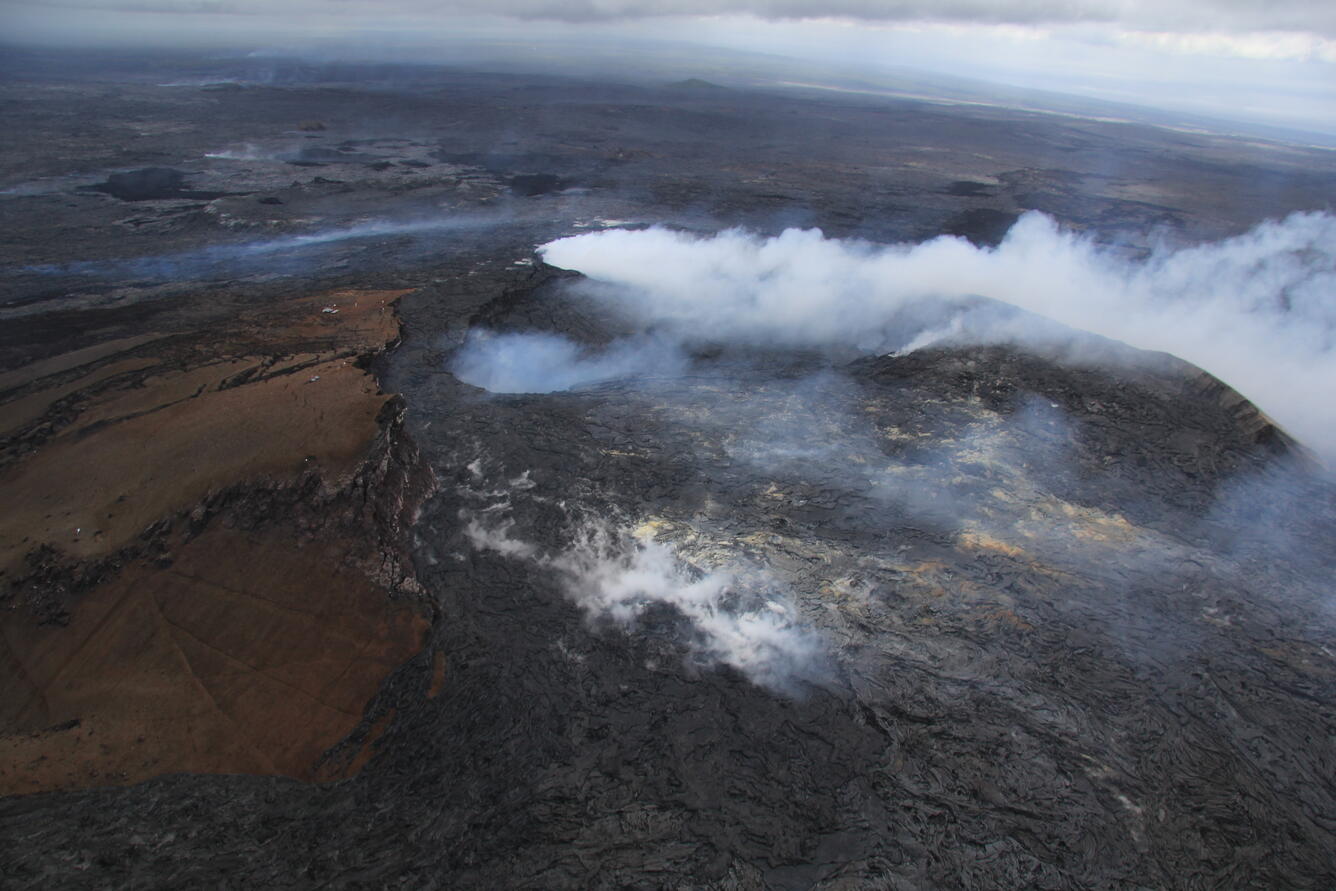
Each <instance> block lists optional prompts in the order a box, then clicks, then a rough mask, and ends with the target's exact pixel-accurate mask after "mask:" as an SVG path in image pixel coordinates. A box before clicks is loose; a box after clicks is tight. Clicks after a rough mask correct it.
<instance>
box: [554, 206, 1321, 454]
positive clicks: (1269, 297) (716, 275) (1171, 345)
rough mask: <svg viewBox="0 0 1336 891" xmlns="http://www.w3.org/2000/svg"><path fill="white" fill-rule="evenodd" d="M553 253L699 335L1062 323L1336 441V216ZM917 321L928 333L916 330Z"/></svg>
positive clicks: (603, 237) (650, 238) (882, 337)
mask: <svg viewBox="0 0 1336 891" xmlns="http://www.w3.org/2000/svg"><path fill="white" fill-rule="evenodd" d="M541 250H542V253H543V255H544V257H545V259H546V260H547V262H549V263H552V264H553V265H555V266H560V267H564V268H567V269H574V270H578V271H580V272H582V273H584V274H585V275H586V276H588V277H589V278H590V279H591V280H592V281H591V282H590V283H589V284H588V286H587V288H586V290H587V291H588V293H590V294H592V295H594V296H595V297H596V298H597V299H599V300H602V301H605V302H607V303H610V304H614V305H616V306H618V307H620V308H621V309H622V310H624V311H625V312H627V313H628V314H630V315H632V316H634V317H636V318H638V319H639V320H640V321H641V322H642V323H644V324H646V325H654V326H656V329H657V330H668V331H676V332H677V333H678V336H680V337H682V338H684V339H690V338H693V337H695V336H697V334H698V332H705V333H706V334H708V336H709V337H710V338H712V339H716V340H731V341H737V342H745V343H751V344H767V345H779V346H832V345H837V346H842V347H852V348H855V349H860V350H864V351H883V352H886V351H892V350H897V349H904V348H906V347H907V346H909V345H911V340H912V345H913V346H915V347H920V346H925V345H927V342H929V341H931V340H932V339H933V337H932V336H924V335H925V331H926V330H930V329H931V328H934V327H937V328H939V329H940V330H938V331H937V332H936V335H938V336H940V337H941V338H942V339H945V340H951V341H954V342H962V341H964V342H1008V343H1022V344H1029V345H1036V344H1042V345H1045V346H1051V344H1052V340H1053V337H1054V327H1055V326H1052V325H1049V324H1045V323H1043V322H1042V321H1041V320H1038V319H1033V318H1031V319H1028V320H1027V319H1026V318H1025V317H1024V316H1023V315H1019V314H1015V313H1002V312H997V311H996V309H995V308H994V309H990V308H989V307H988V306H987V305H984V304H980V303H978V302H977V301H976V302H975V304H974V305H971V304H970V303H969V301H968V298H970V297H973V296H978V295H981V296H984V297H988V298H992V299H993V300H998V301H1003V302H1005V303H1008V304H1011V305H1013V306H1016V307H1019V308H1021V309H1024V310H1027V311H1029V312H1031V313H1035V314H1038V315H1040V316H1042V317H1044V318H1045V319H1051V320H1053V321H1054V322H1058V323H1060V324H1062V325H1065V326H1068V327H1070V328H1075V329H1080V330H1083V331H1089V332H1093V333H1095V334H1099V335H1102V336H1105V337H1109V338H1113V339H1115V340H1119V341H1123V342H1125V343H1128V344H1130V345H1132V346H1134V347H1138V348H1141V349H1147V350H1162V351H1164V352H1168V353H1172V354H1174V355H1177V356H1179V357H1180V358H1183V359H1185V360H1187V361H1189V362H1192V363H1194V364H1196V365H1198V366H1199V367H1201V368H1203V369H1205V370H1206V371H1209V372H1211V373H1212V374H1214V375H1216V376H1217V377H1219V378H1220V379H1222V380H1224V381H1225V382H1226V383H1228V384H1230V385H1231V386H1233V387H1234V388H1235V389H1237V390H1239V391H1240V392H1241V393H1243V394H1244V395H1245V396H1247V397H1249V398H1250V399H1252V400H1253V401H1254V402H1256V403H1257V404H1258V405H1259V406H1260V407H1261V408H1262V409H1263V410H1264V411H1266V412H1268V413H1269V414H1271V415H1272V416H1273V417H1274V418H1276V419H1277V420H1278V421H1279V422H1280V423H1281V424H1282V425H1283V426H1285V427H1286V428H1287V429H1288V430H1290V432H1292V433H1294V434H1295V435H1297V436H1298V437H1299V438H1300V439H1302V440H1304V441H1305V442H1306V443H1307V444H1308V445H1310V446H1311V447H1313V448H1315V449H1317V450H1318V451H1320V452H1322V453H1323V454H1324V455H1325V456H1327V457H1329V458H1331V457H1336V398H1333V393H1332V391H1333V384H1334V383H1336V299H1334V297H1336V217H1333V216H1331V215H1328V214H1323V213H1297V214H1293V215H1291V216H1289V217H1288V218H1286V219H1285V220H1283V221H1269V222H1266V223H1263V224H1262V225H1260V226H1258V227H1256V228H1255V229H1253V230H1251V231H1250V232H1248V233H1245V234H1243V235H1240V236H1237V237H1234V238H1230V239H1226V240H1224V241H1220V242H1216V243H1210V244H1204V245H1200V246H1197V247H1192V248H1183V249H1169V248H1163V249H1158V250H1156V251H1154V252H1153V253H1152V254H1151V256H1150V257H1148V258H1147V259H1145V260H1141V261H1132V260H1128V259H1126V258H1124V257H1120V256H1117V255H1115V254H1113V253H1110V252H1108V251H1105V250H1102V249H1101V248H1100V247H1099V246H1098V245H1096V244H1095V243H1094V242H1093V241H1091V240H1090V239H1088V238H1086V237H1084V236H1082V235H1079V234H1076V233H1072V232H1066V231H1063V230H1062V229H1060V228H1059V226H1058V225H1057V224H1056V223H1055V222H1054V221H1053V220H1052V219H1050V218H1049V217H1046V216H1044V215H1042V214H1039V213H1028V214H1026V215H1024V216H1022V217H1021V219H1020V220H1019V221H1018V222H1017V223H1016V225H1015V226H1013V227H1012V229H1011V231H1010V232H1009V233H1008V234H1007V236H1006V238H1005V239H1004V240H1003V242H1002V243H1001V244H1000V245H999V246H998V247H996V248H981V247H976V246H974V245H972V244H970V243H969V242H967V241H965V240H964V239H959V238H954V237H940V238H936V239H933V240H931V241H927V242H924V243H921V244H912V245H911V244H903V245H893V246H875V245H870V244H867V243H863V242H852V241H840V240H835V239H828V238H825V237H824V236H823V235H822V234H821V232H820V231H817V230H797V229H790V230H788V231H785V232H784V233H782V234H781V235H778V236H776V237H773V238H763V237H759V236H756V235H752V234H748V233H745V232H741V231H737V230H730V231H726V232H721V233H719V234H717V235H715V236H713V237H708V238H701V237H696V236H692V235H688V234H683V233H678V232H671V231H667V230H663V229H650V230H645V231H627V230H611V231H605V232H598V233H590V234H587V235H578V236H574V237H571V238H565V239H561V240H558V241H555V242H552V243H550V244H547V245H545V246H544V247H543V248H542V249H541ZM915 338H916V339H915Z"/></svg>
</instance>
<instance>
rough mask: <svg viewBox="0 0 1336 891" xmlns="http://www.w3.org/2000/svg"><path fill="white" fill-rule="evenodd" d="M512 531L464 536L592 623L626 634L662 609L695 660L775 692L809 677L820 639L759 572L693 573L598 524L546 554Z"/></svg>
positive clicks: (470, 531)
mask: <svg viewBox="0 0 1336 891" xmlns="http://www.w3.org/2000/svg"><path fill="white" fill-rule="evenodd" d="M511 529H512V527H511V525H510V524H509V523H507V522H501V523H497V524H491V525H488V524H484V523H482V522H480V521H479V520H478V519H476V518H475V519H472V520H470V521H469V523H468V525H467V526H466V528H465V535H466V536H467V537H468V539H469V541H470V543H471V544H472V545H473V546H474V547H475V548H477V549H479V550H491V551H496V552H497V553H500V554H503V555H505V556H507V557H510V558H514V559H523V560H528V561H531V562H533V563H535V564H537V565H539V566H541V567H543V568H545V569H548V570H550V571H552V572H555V573H556V574H557V575H558V577H559V578H560V579H561V584H562V588H563V590H565V592H566V593H567V596H569V597H570V598H571V600H573V601H574V602H575V603H577V604H578V605H579V606H580V607H581V608H582V609H583V610H584V611H585V613H586V615H587V616H588V617H589V619H590V620H591V621H592V622H599V621H611V622H614V623H616V624H618V625H620V626H622V627H623V628H632V627H634V626H636V625H637V624H638V623H639V622H640V621H641V620H642V619H643V618H644V617H645V616H646V613H647V612H648V611H649V610H650V609H651V608H653V607H655V606H660V605H667V606H669V607H672V608H673V609H675V610H676V611H677V612H678V613H679V614H681V615H682V616H683V617H684V618H685V619H687V620H688V622H689V623H690V625H691V629H692V638H691V640H690V642H689V643H690V646H691V648H692V651H693V653H694V655H695V659H696V661H699V662H701V663H703V664H713V663H722V664H724V665H729V666H732V667H733V668H736V669H737V670H738V671H740V672H742V673H743V674H744V675H746V677H747V678H748V679H749V680H751V681H752V682H753V683H756V684H760V685H761V686H764V687H768V688H770V689H772V690H776V691H779V692H787V691H790V690H791V689H793V686H794V683H795V681H797V680H799V679H801V678H804V677H806V678H812V677H813V676H814V671H815V666H816V665H817V663H818V661H819V655H820V652H821V646H820V641H819V638H818V637H817V636H816V634H815V633H814V632H813V631H811V630H809V629H807V628H806V627H804V626H803V625H801V624H800V623H799V622H798V621H797V620H796V618H795V612H794V608H793V606H792V604H791V603H790V602H789V601H788V598H787V597H786V596H785V595H784V593H783V592H782V591H781V590H780V589H779V587H778V585H777V583H776V582H775V580H774V579H773V578H771V577H770V576H769V575H768V574H767V573H764V572H758V571H752V572H745V571H743V570H742V569H741V568H736V569H716V570H713V571H710V572H698V571H695V570H693V569H692V568H691V567H689V566H688V565H686V564H684V563H682V562H681V561H680V560H678V559H677V556H676V554H675V553H674V552H673V551H672V549H670V548H669V547H667V546H666V545H663V544H660V543H658V542H655V541H653V540H642V539H637V538H635V537H634V536H631V535H629V534H627V533H625V532H622V531H619V530H616V529H612V528H610V527H608V526H605V525H600V524H597V523H591V524H586V525H584V526H582V527H580V528H579V529H578V530H577V532H576V535H575V538H574V541H573V542H572V544H571V545H570V546H569V547H568V548H567V549H566V550H564V551H561V552H559V553H557V554H554V555H553V554H545V553H543V552H542V551H541V550H540V549H539V548H538V547H537V546H536V545H533V544H530V543H529V542H526V541H523V540H521V539H517V538H515V537H513V536H512V535H511Z"/></svg>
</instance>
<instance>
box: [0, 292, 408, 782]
mask: <svg viewBox="0 0 1336 891" xmlns="http://www.w3.org/2000/svg"><path fill="white" fill-rule="evenodd" d="M403 293H404V292H401V291H361V292H352V291H344V292H338V293H333V294H325V295H317V296H311V297H301V298H297V299H289V300H280V301H276V302H273V303H269V304H266V305H264V306H263V307H262V308H253V307H252V308H248V309H244V310H242V311H241V312H239V313H237V314H236V315H235V316H234V318H233V319H232V320H231V321H230V322H228V323H225V324H224V325H222V326H220V327H218V328H216V329H214V330H209V331H207V332H198V333H186V334H181V333H168V332H162V333H146V334H143V335H140V336H136V337H132V338H124V339H120V340H114V341H111V342H107V343H103V344H100V345H95V346H92V347H85V348H82V349H79V350H75V351H71V352H67V353H64V354H62V355H58V356H55V357H49V358H46V359H44V360H42V361H39V362H34V363H30V364H28V365H26V366H24V367H22V368H20V369H18V370H15V371H11V372H9V373H7V374H5V375H2V376H0V399H4V400H5V401H4V402H3V404H0V437H5V438H4V439H3V451H0V462H3V464H0V491H3V492H4V493H5V511H4V513H3V515H0V598H3V599H0V606H3V608H4V611H3V613H2V614H0V658H2V660H3V661H0V795H4V794H15V793H26V792H37V791H43V790H50V789H66V788H76V787H82V786H89V785H105V784H123V783H134V782H138V781H140V780H143V779H146V778H148V777H151V776H155V775H158V774H162V773H170V772H179V771H192V772H221V773H265V774H284V775H288V776H293V777H298V778H302V779H330V778H334V777H337V776H342V775H346V774H348V773H350V772H354V771H355V770H356V769H357V768H358V767H360V765H361V764H362V763H363V762H364V761H365V759H366V757H368V755H369V750H366V749H365V748H364V749H363V751H361V752H360V753H359V752H358V751H357V746H356V745H347V746H344V747H342V748H341V749H340V752H341V757H340V758H337V759H330V758H327V757H326V756H325V753H326V752H327V751H328V750H330V749H331V747H334V746H336V745H337V744H338V743H340V741H343V740H345V738H348V737H349V735H350V734H352V733H353V732H354V731H355V730H358V728H359V727H360V729H361V732H360V733H358V734H356V740H355V741H356V742H365V741H366V739H367V738H368V737H369V736H371V735H373V734H374V732H375V731H376V729H377V728H374V727H372V726H371V721H370V716H368V718H367V720H365V721H364V708H365V706H366V705H367V703H368V701H369V700H371V699H372V698H373V697H374V695H375V694H376V692H377V690H378V689H379V687H380V685H381V683H382V681H383V680H384V679H385V678H386V677H387V676H388V675H389V673H390V672H391V671H393V670H394V669H395V668H397V667H398V666H399V665H401V664H403V663H404V662H406V661H407V660H409V659H410V658H412V657H413V656H414V654H416V653H417V652H418V651H419V650H420V649H421V646H422V640H423V635H424V632H425V630H426V627H427V625H428V621H427V617H426V615H425V611H424V610H423V609H422V608H421V606H420V605H419V604H417V603H416V602H415V601H413V600H411V599H406V598H403V597H398V598H392V597H391V593H392V592H398V593H402V592H405V591H408V592H411V591H412V590H413V589H414V588H415V582H414V581H413V580H412V578H411V577H410V576H409V575H408V574H407V573H406V572H405V571H404V570H403V569H402V568H401V567H402V563H401V559H400V555H401V553H402V551H401V550H400V548H399V546H398V540H397V536H398V533H399V531H400V530H401V526H402V524H403V523H404V522H405V521H406V520H408V519H409V518H410V517H411V514H412V513H413V511H414V510H416V506H417V503H418V502H419V500H420V499H421V497H423V496H424V495H425V493H426V492H427V491H428V490H429V488H430V485H431V484H430V474H429V472H428V471H426V470H424V469H422V467H421V466H420V465H419V464H418V463H417V461H416V453H415V452H414V451H413V449H412V447H411V445H410V444H408V443H407V442H406V441H405V440H403V438H402V436H401V434H400V430H399V427H400V416H401V415H402V409H401V405H402V404H401V402H400V401H399V400H396V399H394V398H392V397H390V396H388V395H386V394H383V393H381V392H379V390H378V387H377V385H376V381H375V380H374V378H372V377H371V376H370V375H369V374H368V373H367V372H366V371H365V370H364V369H365V366H366V365H367V361H368V360H369V358H370V357H371V356H372V355H374V354H375V353H376V352H377V351H379V350H381V349H383V348H384V347H385V346H386V345H387V344H388V343H390V342H392V341H394V340H395V339H396V338H397V337H398V322H397V319H396V318H395V315H394V312H393V308H392V304H393V302H394V301H395V300H396V299H397V298H398V297H400V296H402V294H403ZM329 310H336V311H329ZM279 517H281V518H282V519H276V518H279ZM382 717H383V716H382ZM381 726H383V722H382V724H381ZM368 731H370V732H368Z"/></svg>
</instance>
